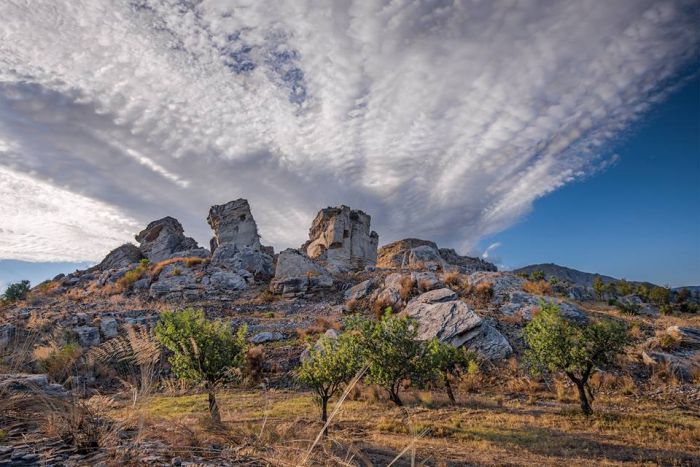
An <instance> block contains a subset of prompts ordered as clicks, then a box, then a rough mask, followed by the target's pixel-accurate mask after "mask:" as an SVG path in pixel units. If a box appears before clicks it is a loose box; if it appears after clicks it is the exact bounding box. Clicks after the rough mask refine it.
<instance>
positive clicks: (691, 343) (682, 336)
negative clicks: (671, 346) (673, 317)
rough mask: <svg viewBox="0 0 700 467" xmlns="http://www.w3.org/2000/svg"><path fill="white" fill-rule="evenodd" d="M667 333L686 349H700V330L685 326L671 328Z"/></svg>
mask: <svg viewBox="0 0 700 467" xmlns="http://www.w3.org/2000/svg"><path fill="white" fill-rule="evenodd" d="M666 333H667V334H669V335H671V336H672V337H674V338H675V339H677V340H678V342H680V344H681V345H682V346H684V347H700V329H695V328H689V327H684V326H670V327H668V328H667V329H666Z"/></svg>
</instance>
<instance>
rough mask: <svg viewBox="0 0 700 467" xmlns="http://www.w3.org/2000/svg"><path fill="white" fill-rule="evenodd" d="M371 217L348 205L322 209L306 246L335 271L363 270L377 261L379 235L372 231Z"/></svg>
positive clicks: (307, 250) (307, 249) (307, 252)
mask: <svg viewBox="0 0 700 467" xmlns="http://www.w3.org/2000/svg"><path fill="white" fill-rule="evenodd" d="M370 221H371V217H370V216H369V215H368V214H365V213H364V212H362V211H359V210H354V209H351V208H349V207H348V206H338V207H334V208H331V207H328V208H325V209H321V210H320V211H319V213H318V214H317V215H316V218H315V219H314V220H313V222H312V224H311V228H310V229H309V241H308V242H306V243H305V244H304V245H303V246H302V250H304V251H305V252H306V254H307V255H308V256H309V257H310V258H313V259H317V260H319V261H323V262H325V264H326V265H327V267H328V269H329V270H331V271H359V270H362V269H364V268H365V267H366V266H373V265H374V264H375V263H376V261H377V244H378V242H379V235H377V232H374V231H371V232H370Z"/></svg>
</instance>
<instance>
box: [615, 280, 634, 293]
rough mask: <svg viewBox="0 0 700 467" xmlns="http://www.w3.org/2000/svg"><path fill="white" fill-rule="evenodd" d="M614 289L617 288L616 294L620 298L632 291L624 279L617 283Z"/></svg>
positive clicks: (630, 285)
mask: <svg viewBox="0 0 700 467" xmlns="http://www.w3.org/2000/svg"><path fill="white" fill-rule="evenodd" d="M616 288H617V293H618V294H620V295H622V296H625V295H629V294H631V293H632V291H633V289H632V284H630V283H629V282H627V280H625V279H620V280H619V281H617V285H616Z"/></svg>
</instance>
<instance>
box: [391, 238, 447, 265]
mask: <svg viewBox="0 0 700 467" xmlns="http://www.w3.org/2000/svg"><path fill="white" fill-rule="evenodd" d="M419 246H429V247H431V248H432V249H434V250H435V251H437V249H438V247H437V245H436V244H435V242H431V241H430V240H421V239H418V238H405V239H403V240H398V241H395V242H392V243H389V244H387V245H384V246H383V247H381V248H380V249H379V252H378V254H377V266H378V267H380V268H384V269H399V268H402V267H404V264H405V263H406V262H407V260H406V256H407V254H408V252H409V251H410V250H411V249H413V248H416V247H419Z"/></svg>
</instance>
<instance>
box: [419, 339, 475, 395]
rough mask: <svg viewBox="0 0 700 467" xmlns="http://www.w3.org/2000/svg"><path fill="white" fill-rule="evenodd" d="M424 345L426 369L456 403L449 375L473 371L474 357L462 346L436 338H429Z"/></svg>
mask: <svg viewBox="0 0 700 467" xmlns="http://www.w3.org/2000/svg"><path fill="white" fill-rule="evenodd" d="M426 345H427V354H428V357H429V359H430V362H429V368H428V370H429V371H432V372H433V379H434V380H435V381H437V382H438V383H441V384H442V385H443V386H445V390H446V391H447V397H449V398H450V402H451V403H452V404H456V403H457V401H456V399H455V396H454V392H453V391H452V385H451V384H450V376H456V375H457V374H458V373H460V372H470V371H471V372H474V371H475V370H474V365H476V357H475V356H474V354H472V353H471V352H469V351H468V350H467V349H466V348H464V347H455V346H454V345H452V344H447V343H444V342H440V341H438V340H437V339H431V340H430V341H428V342H427V344H426ZM477 368H478V367H477Z"/></svg>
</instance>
